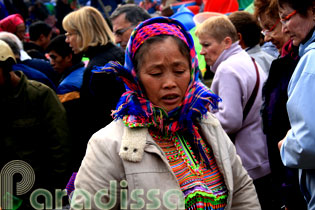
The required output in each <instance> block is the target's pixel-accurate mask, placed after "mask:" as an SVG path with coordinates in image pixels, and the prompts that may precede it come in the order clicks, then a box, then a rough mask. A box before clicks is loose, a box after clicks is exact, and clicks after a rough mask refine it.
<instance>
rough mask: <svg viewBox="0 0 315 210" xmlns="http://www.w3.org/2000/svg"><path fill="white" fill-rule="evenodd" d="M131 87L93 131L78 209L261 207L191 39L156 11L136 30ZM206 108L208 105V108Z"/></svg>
mask: <svg viewBox="0 0 315 210" xmlns="http://www.w3.org/2000/svg"><path fill="white" fill-rule="evenodd" d="M125 55H126V60H125V66H122V65H120V64H119V63H117V62H110V63H109V64H107V65H105V66H104V67H101V68H97V69H95V70H94V71H95V72H107V73H114V74H117V75H118V76H119V77H120V78H121V79H122V80H123V81H124V82H125V85H126V92H125V93H124V94H123V95H122V97H121V99H120V102H119V103H118V105H117V108H116V110H115V111H114V112H113V117H114V118H115V119H116V120H115V121H113V122H112V123H110V124H109V125H107V126H106V127H105V128H103V129H101V130H100V131H98V132H97V133H95V134H94V135H93V136H92V138H91V139H90V141H89V143H88V148H87V151H86V155H85V157H84V159H83V161H82V164H81V167H80V169H79V171H78V174H77V177H76V180H75V191H74V193H73V194H72V202H71V208H72V209H82V208H84V209H195V208H197V207H198V208H201V209H225V210H227V209H240V210H241V209H242V210H244V209H251V210H254V209H255V210H256V209H261V208H260V204H259V201H258V198H257V194H256V191H255V187H254V185H253V181H252V179H251V178H250V177H249V175H248V173H247V172H246V170H245V169H244V167H243V166H242V163H241V160H240V158H239V156H238V155H237V154H236V151H235V147H234V146H233V144H232V142H231V140H230V139H229V137H228V136H227V134H226V133H225V132H224V130H223V128H222V127H221V125H220V122H219V121H218V120H217V119H216V118H215V116H214V115H213V114H211V113H210V112H209V109H210V107H211V108H212V109H217V103H218V102H219V101H220V98H219V97H218V96H216V95H215V94H213V93H212V92H211V91H210V90H209V89H208V88H207V87H206V86H205V85H203V84H202V83H201V82H200V80H199V79H198V74H199V70H198V68H197V65H198V64H197V59H196V52H195V50H194V44H193V40H192V37H191V36H190V34H189V33H187V32H186V31H185V27H184V26H183V25H182V24H181V23H180V22H178V21H176V20H173V19H169V18H165V17H156V18H152V19H149V20H146V21H144V22H143V23H141V24H140V25H139V26H138V27H137V28H136V29H135V30H134V32H133V35H132V36H131V38H130V40H129V45H128V47H127V51H126V54H125ZM207 107H208V108H207Z"/></svg>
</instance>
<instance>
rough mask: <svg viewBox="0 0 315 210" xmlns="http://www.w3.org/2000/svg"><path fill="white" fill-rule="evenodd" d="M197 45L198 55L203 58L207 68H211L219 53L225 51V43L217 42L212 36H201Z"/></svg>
mask: <svg viewBox="0 0 315 210" xmlns="http://www.w3.org/2000/svg"><path fill="white" fill-rule="evenodd" d="M198 38H199V43H200V45H201V47H202V48H201V51H200V55H203V56H204V57H205V61H206V63H207V64H208V65H209V66H213V64H214V63H215V62H216V60H217V59H218V57H219V56H220V55H221V53H222V52H223V51H224V50H225V47H226V45H225V42H224V40H223V41H222V42H218V41H217V40H216V39H214V38H213V37H212V36H209V35H206V34H203V35H200V36H199V37H198Z"/></svg>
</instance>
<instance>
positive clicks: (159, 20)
mask: <svg viewBox="0 0 315 210" xmlns="http://www.w3.org/2000/svg"><path fill="white" fill-rule="evenodd" d="M158 35H169V36H176V37H178V38H180V39H181V40H183V41H184V42H185V43H186V44H187V46H188V47H189V49H190V57H191V62H190V63H191V76H190V81H189V85H188V88H187V91H186V93H185V97H184V100H183V102H182V103H181V104H180V105H179V106H178V107H177V108H175V109H174V110H172V111H170V112H168V113H167V112H166V111H165V110H163V109H162V108H161V107H157V106H154V105H153V104H152V103H151V102H150V101H149V100H148V98H147V97H146V96H145V94H144V91H143V90H142V88H141V86H140V82H139V78H138V76H137V73H136V71H135V68H134V65H133V58H134V55H135V53H136V52H137V50H138V49H139V47H140V46H141V45H142V44H143V43H144V42H145V41H146V40H147V39H148V38H150V37H153V36H158ZM104 72H107V73H108V72H112V73H115V74H117V75H118V76H119V77H120V78H121V79H122V80H123V82H124V83H125V87H126V92H125V93H124V94H123V95H122V96H121V98H120V101H119V102H118V104H117V107H116V110H115V111H113V113H112V115H113V117H114V118H115V119H120V118H125V121H127V125H128V126H130V127H137V126H141V127H149V126H151V125H154V126H155V127H159V128H160V129H161V130H164V131H166V132H167V133H168V132H171V133H174V132H176V131H178V130H180V129H184V128H188V129H189V130H190V131H193V130H194V128H193V121H195V120H196V119H200V118H202V117H203V116H204V115H205V114H206V113H207V111H208V110H209V109H210V108H211V109H217V108H218V106H217V103H218V102H219V101H221V99H220V98H219V97H218V96H217V95H215V94H214V93H212V92H211V91H210V90H209V88H207V87H206V86H205V85H204V84H203V83H201V82H200V80H199V78H198V75H199V69H198V61H197V56H196V52H195V48H194V42H193V39H192V37H191V35H190V34H189V33H188V32H186V30H185V27H184V26H183V25H182V24H181V23H180V22H179V21H177V20H174V19H171V18H166V17H155V18H151V19H149V20H146V21H144V22H142V23H141V24H140V25H138V26H137V27H136V28H135V29H134V31H133V32H132V34H131V37H130V39H129V42H128V46H127V49H126V53H125V66H122V65H120V64H119V63H117V62H110V63H108V64H107V65H105V66H104V67H96V69H95V70H93V73H104ZM169 119H176V120H172V121H170V120H169Z"/></svg>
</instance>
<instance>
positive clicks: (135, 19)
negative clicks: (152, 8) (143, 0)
mask: <svg viewBox="0 0 315 210" xmlns="http://www.w3.org/2000/svg"><path fill="white" fill-rule="evenodd" d="M122 14H126V16H125V19H126V20H127V21H128V22H130V23H131V24H132V25H133V26H136V25H138V24H139V23H141V22H142V21H144V20H147V19H149V18H151V16H150V15H149V13H148V12H147V11H146V10H145V9H143V8H141V7H139V6H137V5H135V4H125V5H122V6H119V7H117V8H116V9H115V10H114V12H113V13H112V14H111V16H110V19H111V20H112V21H113V20H115V19H116V18H117V17H118V16H120V15H122Z"/></svg>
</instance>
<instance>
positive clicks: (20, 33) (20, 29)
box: [15, 23, 25, 41]
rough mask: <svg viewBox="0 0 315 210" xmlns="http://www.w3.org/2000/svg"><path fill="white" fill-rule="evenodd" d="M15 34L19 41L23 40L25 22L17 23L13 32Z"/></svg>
mask: <svg viewBox="0 0 315 210" xmlns="http://www.w3.org/2000/svg"><path fill="white" fill-rule="evenodd" d="M15 35H16V36H17V37H19V39H20V40H21V41H23V40H24V36H25V24H24V23H21V24H19V25H17V26H16V32H15Z"/></svg>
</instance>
